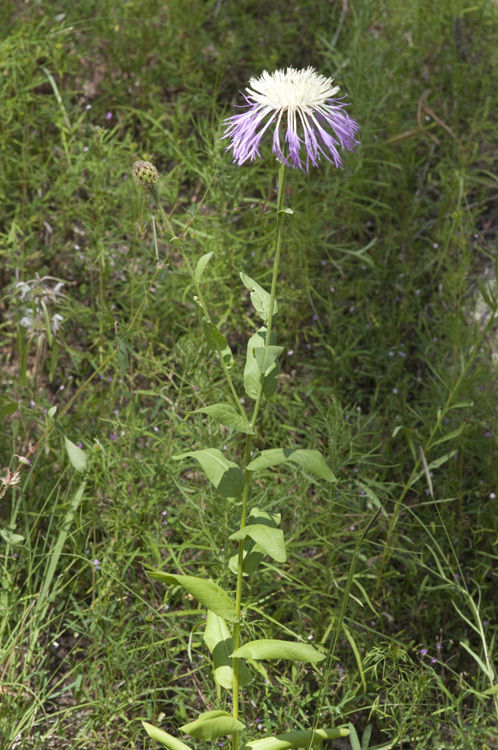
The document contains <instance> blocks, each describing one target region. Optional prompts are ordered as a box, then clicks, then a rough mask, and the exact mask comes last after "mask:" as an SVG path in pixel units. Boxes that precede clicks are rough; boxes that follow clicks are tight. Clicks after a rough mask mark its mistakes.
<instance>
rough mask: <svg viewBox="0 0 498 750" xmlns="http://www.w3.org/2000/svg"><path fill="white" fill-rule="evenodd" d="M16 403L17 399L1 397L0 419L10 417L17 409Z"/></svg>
mask: <svg viewBox="0 0 498 750" xmlns="http://www.w3.org/2000/svg"><path fill="white" fill-rule="evenodd" d="M18 405H19V404H18V403H17V401H11V400H10V398H6V399H2V401H1V402H0V419H5V417H10V415H11V414H13V413H14V412H15V411H17V407H18Z"/></svg>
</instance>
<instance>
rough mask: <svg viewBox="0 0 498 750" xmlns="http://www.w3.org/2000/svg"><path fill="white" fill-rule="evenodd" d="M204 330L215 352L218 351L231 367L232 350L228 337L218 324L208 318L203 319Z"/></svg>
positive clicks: (208, 343) (208, 342)
mask: <svg viewBox="0 0 498 750" xmlns="http://www.w3.org/2000/svg"><path fill="white" fill-rule="evenodd" d="M202 330H203V331H204V338H205V339H206V343H207V345H208V346H209V348H210V349H211V351H213V352H218V354H219V355H220V357H222V359H223V361H224V363H225V364H226V366H227V367H228V369H230V367H232V365H233V355H232V350H231V349H230V347H229V346H228V343H227V340H226V338H225V337H224V336H223V334H222V333H221V332H220V330H219V329H218V327H217V326H215V324H214V323H212V322H211V321H210V320H208V319H207V318H203V319H202Z"/></svg>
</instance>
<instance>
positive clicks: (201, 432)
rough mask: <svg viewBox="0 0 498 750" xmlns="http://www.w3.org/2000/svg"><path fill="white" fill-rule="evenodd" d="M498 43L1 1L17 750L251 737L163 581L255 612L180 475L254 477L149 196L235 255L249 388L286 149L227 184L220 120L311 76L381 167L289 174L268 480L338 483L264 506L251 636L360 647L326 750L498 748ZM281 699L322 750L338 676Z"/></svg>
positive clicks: (318, 17)
mask: <svg viewBox="0 0 498 750" xmlns="http://www.w3.org/2000/svg"><path fill="white" fill-rule="evenodd" d="M497 34H498V6H497V5H496V2H493V1H492V0H477V1H476V2H473V3H471V2H470V1H469V2H467V1H466V0H448V1H447V2H445V3H435V2H429V0H407V2H405V3H403V4H402V3H398V2H396V1H395V0H376V2H373V0H350V2H349V3H347V2H334V3H330V2H329V1H328V0H298V2H296V3H294V4H292V3H288V2H283V1H281V0H267V2H258V1H257V0H252V1H251V0H240V1H239V2H232V1H231V0H206V1H205V2H204V1H203V0H171V1H170V2H165V1H164V2H157V1H155V0H129V2H117V1H114V2H111V1H110V0H99V2H96V1H95V0H84V2H80V3H75V2H73V3H70V2H68V1H67V0H60V2H58V3H52V2H47V0H38V1H37V2H32V3H23V2H20V1H19V0H3V2H2V3H1V5H0V35H1V41H0V97H1V99H0V101H1V106H0V153H1V157H0V258H1V263H0V285H1V287H2V301H1V305H2V320H1V322H0V325H1V331H2V348H1V364H0V368H1V370H0V372H1V381H0V416H1V418H2V426H1V432H0V467H1V476H3V477H4V482H3V484H2V485H1V487H0V494H1V493H2V492H3V490H5V492H4V494H3V496H2V498H1V500H0V529H1V537H0V565H1V570H2V573H1V591H0V747H1V749H2V750H3V749H4V748H5V749H6V750H14V748H15V749H16V750H18V749H21V750H45V749H46V750H69V749H70V748H71V750H73V749H74V750H93V749H94V748H95V750H97V748H99V750H138V749H139V748H140V749H141V750H144V749H145V748H151V747H157V744H156V743H154V742H153V741H152V740H150V739H149V738H148V737H147V736H146V735H145V733H144V730H143V727H142V724H141V720H144V721H146V722H148V723H150V724H152V725H155V726H160V727H161V728H162V729H164V730H165V731H167V732H171V733H172V734H175V735H176V734H177V731H176V728H177V727H178V726H179V725H180V724H185V723H186V722H188V721H191V720H192V717H193V716H195V715H196V713H197V712H199V711H201V710H205V709H207V708H212V709H225V708H226V705H225V701H226V696H225V694H224V693H222V692H221V691H220V692H219V693H218V692H217V691H216V690H215V689H214V688H213V682H212V680H211V675H210V670H209V669H206V668H205V666H206V664H207V663H208V662H209V652H208V650H207V648H206V646H205V644H204V641H203V627H204V621H205V612H204V610H202V609H199V608H198V606H197V602H196V601H195V600H193V599H190V598H189V597H186V595H185V592H184V591H183V590H182V589H175V588H171V587H169V588H166V587H165V586H164V584H162V583H160V582H155V581H151V580H150V579H149V578H147V576H146V573H145V570H146V568H147V567H154V568H161V569H168V571H169V572H176V573H178V574H185V575H198V576H203V577H210V578H212V579H213V580H214V581H217V582H219V583H220V584H221V585H223V587H224V588H225V589H226V588H228V587H229V586H230V585H231V583H230V582H231V578H229V577H228V575H227V567H226V565H227V561H228V559H229V558H230V557H231V555H232V554H233V552H234V548H233V546H232V543H231V542H230V541H228V537H229V536H230V535H231V534H232V533H233V532H234V531H235V530H236V528H237V525H236V524H237V512H238V509H237V508H235V507H234V505H233V503H231V502H230V501H228V500H226V499H225V498H223V497H221V496H220V495H219V494H217V493H216V492H215V490H214V489H213V488H212V486H211V485H210V484H208V483H206V482H205V479H204V477H203V475H202V472H201V471H200V470H199V469H198V467H197V466H196V465H194V464H193V462H192V464H191V463H185V464H184V463H179V462H176V461H173V460H171V456H172V455H174V454H181V453H186V452H189V451H194V450H197V449H199V448H200V447H202V446H205V445H206V443H208V444H209V445H210V447H212V448H217V449H220V450H221V449H224V447H225V446H226V452H227V456H230V458H232V459H233V460H236V459H237V456H238V455H240V454H241V452H242V451H243V448H242V447H241V443H240V440H239V438H238V436H237V435H236V434H235V433H234V432H233V431H232V430H230V429H225V428H220V426H219V425H217V424H215V422H214V421H213V420H211V419H210V418H206V417H205V416H204V415H203V414H194V415H189V412H192V411H194V410H196V409H201V408H203V407H204V406H206V405H208V404H213V403H216V402H221V401H224V400H226V388H225V384H224V379H223V372H222V370H221V368H220V366H219V362H218V361H217V360H216V358H215V357H214V356H212V352H210V351H209V349H208V347H207V346H206V343H205V339H204V335H203V332H202V328H201V326H200V325H199V323H200V318H201V316H200V314H199V307H198V305H197V303H196V302H195V301H194V299H193V296H194V293H195V292H194V289H193V287H192V284H191V282H190V279H189V277H188V275H187V273H186V269H185V265H184V263H183V262H182V259H181V256H180V254H179V253H178V250H177V246H176V244H175V242H170V240H171V236H170V233H168V232H167V231H165V230H164V227H163V223H162V222H161V219H160V216H159V215H158V216H157V217H156V220H155V221H154V222H152V221H151V219H150V211H151V210H154V204H153V202H152V201H151V200H150V199H149V197H148V196H145V195H144V192H143V191H141V190H139V189H138V188H137V186H136V185H135V184H134V182H133V180H132V178H131V170H132V165H133V163H134V162H135V161H136V160H137V159H139V160H148V161H151V162H153V163H154V164H155V165H156V167H157V169H158V171H159V173H160V180H159V181H158V183H157V189H158V193H159V196H160V200H161V204H162V206H163V207H164V210H165V212H166V214H167V215H168V217H169V220H170V221H171V224H172V226H173V229H174V231H175V232H176V233H177V235H178V236H181V237H182V239H183V247H184V249H185V250H186V252H188V254H189V257H191V259H192V264H193V265H194V266H195V263H196V262H197V260H198V259H199V258H200V257H201V256H202V255H204V254H206V253H209V252H213V256H212V258H211V260H210V261H209V265H208V266H207V268H206V270H205V276H204V277H203V280H205V281H204V286H203V292H204V295H205V297H206V301H207V303H208V306H209V309H210V312H211V314H212V317H213V319H214V320H216V323H217V325H218V327H219V328H220V330H221V331H222V332H223V334H224V335H225V336H226V337H227V339H228V340H229V343H230V346H231V349H232V351H233V353H234V357H235V365H234V367H233V369H232V370H231V372H232V374H233V378H234V381H235V383H236V385H237V386H240V385H241V383H242V380H243V364H244V356H245V348H246V345H247V340H248V338H249V336H250V335H251V334H252V333H253V330H254V323H255V316H254V312H253V310H252V306H251V304H250V300H249V293H248V291H247V290H246V289H245V287H244V286H243V284H242V283H241V281H240V278H239V270H241V269H243V270H244V272H245V273H246V274H247V275H248V276H250V277H252V278H253V279H256V280H257V281H258V282H259V283H260V284H261V285H262V286H264V287H265V288H269V285H270V281H271V271H272V257H271V255H272V250H273V243H274V235H275V205H276V194H275V185H276V173H277V170H276V168H275V160H274V158H273V157H272V155H271V148H270V143H269V142H268V141H267V143H266V148H265V147H263V148H262V149H261V153H262V156H263V159H262V160H258V161H255V162H254V163H252V164H245V165H243V166H242V167H237V166H235V165H233V164H232V163H231V158H230V156H229V155H227V154H226V153H225V145H226V142H224V141H221V140H220V139H221V137H222V135H223V125H222V121H223V119H224V118H225V117H227V116H230V115H231V114H233V112H234V109H233V105H234V104H240V103H241V101H242V98H241V96H240V94H239V93H238V92H239V91H241V90H243V89H244V87H245V86H246V85H247V82H248V80H249V78H250V77H251V76H252V75H257V74H259V73H261V72H262V70H264V69H268V70H270V71H271V70H274V69H275V68H281V67H285V66H287V65H292V66H295V67H302V66H307V65H313V66H315V67H316V68H317V70H319V71H320V72H321V73H324V74H325V75H327V76H330V77H332V78H334V80H335V81H336V82H337V84H338V85H339V86H340V87H341V93H346V92H347V94H348V97H347V100H348V101H349V102H350V103H351V106H350V108H349V110H348V112H349V114H350V115H351V116H352V117H354V118H355V120H357V121H358V123H359V124H360V134H359V137H360V141H361V146H360V147H359V149H357V151H356V152H355V153H354V154H353V155H352V156H349V157H348V159H347V160H346V161H345V169H344V171H339V170H336V169H333V168H332V167H331V166H330V165H328V164H327V165H326V164H324V165H323V166H322V167H321V168H320V169H316V170H311V171H310V173H309V175H308V176H306V175H304V174H303V173H302V172H300V171H298V170H295V171H294V170H289V171H288V176H287V192H286V203H287V205H288V206H290V207H291V208H292V210H293V212H294V213H293V215H292V217H289V218H288V219H286V222H285V224H286V226H285V233H284V247H283V259H282V265H281V273H280V280H281V283H280V290H281V291H280V296H279V298H278V302H279V318H278V343H279V344H280V345H282V346H284V347H285V352H284V355H283V356H282V358H281V360H280V363H281V373H280V377H279V385H278V389H279V392H278V397H277V399H276V400H275V401H274V402H273V401H272V402H270V403H269V404H268V405H267V406H265V409H264V411H263V412H262V414H261V421H260V425H259V429H260V433H261V436H264V441H263V440H262V439H261V438H260V436H259V435H256V437H255V447H256V448H263V447H264V448H272V447H274V448H278V447H281V446H282V445H289V446H291V445H292V446H296V445H298V446H302V447H303V448H317V449H319V450H320V451H321V452H322V453H323V455H324V456H325V457H326V460H327V463H328V465H329V466H330V467H331V469H332V471H333V472H334V474H335V475H336V477H337V478H338V482H337V483H336V484H329V483H327V482H320V483H318V484H316V483H312V481H311V478H310V476H308V475H307V474H306V472H303V471H302V470H301V469H300V468H299V467H297V466H293V465H290V467H291V468H289V466H287V467H286V468H285V470H282V471H280V468H276V469H273V470H271V472H272V473H270V471H268V472H267V475H265V481H264V482H261V483H259V480H257V481H256V482H255V487H254V490H253V497H254V498H256V497H257V504H258V506H259V507H260V508H263V509H264V510H265V511H266V512H267V513H273V514H276V513H280V514H281V516H282V522H281V527H282V528H283V529H284V531H285V535H286V539H287V561H286V562H285V563H282V564H280V563H279V564H278V565H274V564H273V562H272V561H271V560H269V559H268V558H266V559H265V562H264V563H263V565H262V568H261V571H262V572H260V574H259V575H258V577H257V578H254V580H253V579H251V583H250V586H251V591H250V601H251V602H252V603H253V604H252V605H251V607H250V608H249V609H248V610H247V611H246V613H245V622H244V627H245V632H246V635H247V636H250V637H251V638H254V639H257V638H268V639H271V638H281V637H282V630H283V631H284V632H285V633H286V634H287V635H288V637H289V639H292V640H295V639H302V640H303V641H304V642H309V641H310V640H311V641H312V642H313V643H314V644H315V646H316V647H317V648H320V647H321V646H324V647H325V649H327V648H328V647H329V646H330V644H331V643H332V642H333V641H334V639H335V638H337V643H336V646H335V651H334V661H333V663H332V664H331V670H330V674H329V675H328V680H329V690H328V692H327V694H326V696H325V700H324V704H323V714H322V716H324V717H325V720H326V721H327V722H328V723H329V725H331V726H336V725H343V724H348V723H351V725H352V731H351V734H350V737H349V738H347V739H337V740H331V741H330V744H329V746H330V747H336V748H339V749H340V750H345V749H347V750H349V748H352V750H358V748H362V750H367V748H374V747H379V748H380V747H383V748H386V749H387V748H390V747H393V748H401V749H402V750H407V749H408V748H412V749H413V750H425V748H429V747H435V748H441V749H443V748H444V750H450V749H451V750H464V749H465V750H466V749H467V748H468V750H474V749H475V748H479V749H480V750H491V748H496V747H498V730H497V721H498V719H497V713H498V705H497V704H498V691H497V689H496V685H497V683H498V679H497V675H496V668H495V667H494V666H493V664H494V662H496V644H495V639H496V632H497V630H496V594H495V591H496V561H497V551H496V541H497V538H498V504H497V502H496V495H498V470H497V466H498V462H497V460H496V456H497V451H496V403H497V396H498V393H497V391H498V388H497V378H496V362H497V356H498V355H497V350H498V343H497V340H496V324H495V323H494V319H493V314H494V313H496V308H497V303H496V301H494V300H493V299H492V298H491V297H490V295H491V296H492V295H493V294H494V295H495V299H496V287H495V286H494V284H495V281H494V279H495V276H496V273H495V267H496V259H497V257H498V256H497V250H498V245H497V229H496V228H497V212H496V194H497V178H496V171H497V170H496V166H497V155H496V153H497V152H496V143H497V140H498V124H497V121H496V112H497V104H498V101H497V99H498V95H497V91H496V80H497V76H498V51H497V46H496V38H497ZM479 281H482V283H481V288H480V286H479ZM62 284H63V285H62ZM493 290H494V291H493ZM240 390H242V389H240ZM54 407H56V409H55V410H54ZM68 441H69V442H68ZM35 446H36V450H33V449H34V448H35ZM78 447H80V449H82V450H83V452H81V450H79V449H78ZM19 456H20V457H24V456H28V457H29V460H30V461H31V463H30V465H24V464H19V458H18V457H19ZM78 468H79V469H85V470H84V471H78ZM17 470H19V471H20V477H19V478H20V481H19V483H18V484H15V480H16V479H17V478H18V477H17V475H16V474H15V472H16V471H17ZM9 482H14V483H13V484H12V486H8V485H9ZM379 510H380V513H379V515H378V517H377V518H376V520H375V522H374V524H373V526H372V527H371V528H370V529H369V531H368V533H367V534H366V536H365V539H364V540H363V541H362V542H361V544H360V545H359V546H357V542H358V539H359V538H361V534H362V532H363V531H364V530H365V528H366V526H367V524H368V523H369V522H370V520H371V519H372V518H373V516H374V515H375V513H377V511H379ZM356 558H357V560H356V568H355V574H354V577H353V579H352V581H351V594H350V596H349V599H348V603H347V608H346V611H345V619H344V627H343V628H342V629H341V631H340V632H336V630H335V629H334V623H335V622H336V621H337V618H338V616H339V612H340V602H341V594H342V592H343V591H344V588H345V586H346V584H347V581H348V573H349V571H350V570H351V566H352V563H353V561H354V560H355V559H356ZM276 571H277V573H278V575H276ZM247 640H249V638H247ZM265 669H266V672H264V673H262V675H261V679H260V680H259V681H256V682H254V683H251V685H250V686H249V687H248V689H247V690H246V692H245V693H244V700H243V705H242V706H241V712H242V713H243V715H244V721H245V723H246V725H247V727H248V728H249V729H250V732H251V737H254V736H257V735H258V733H260V735H261V737H264V736H265V734H268V735H269V734H270V733H275V727H277V728H278V731H279V732H282V733H285V732H291V731H296V730H303V729H306V728H308V726H309V724H310V721H311V719H312V717H313V711H314V709H315V707H316V705H317V701H318V700H319V692H320V681H319V676H320V672H319V671H318V669H317V668H315V667H314V666H312V665H309V664H306V665H304V664H301V663H299V662H284V661H282V662H276V663H275V662H274V663H270V664H267V665H266V667H265ZM493 686H494V689H493ZM486 691H488V692H487V693H486Z"/></svg>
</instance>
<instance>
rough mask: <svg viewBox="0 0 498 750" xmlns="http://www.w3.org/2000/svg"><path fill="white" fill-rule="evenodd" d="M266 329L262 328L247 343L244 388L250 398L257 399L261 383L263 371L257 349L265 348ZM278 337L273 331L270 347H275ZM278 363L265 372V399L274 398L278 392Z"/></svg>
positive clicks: (274, 363)
mask: <svg viewBox="0 0 498 750" xmlns="http://www.w3.org/2000/svg"><path fill="white" fill-rule="evenodd" d="M265 341H266V328H260V329H259V331H257V332H256V333H255V334H254V335H253V336H251V338H250V339H249V341H248V342H247V356H246V365H245V368H244V388H245V392H246V393H247V395H248V396H249V398H253V399H256V397H257V394H258V390H259V383H260V381H261V377H262V376H261V371H260V369H259V367H258V363H257V360H256V356H255V351H256V349H261V348H265ZM276 343H277V337H276V336H275V334H274V333H273V331H272V334H271V336H270V345H271V346H275V344H276ZM278 371H279V367H278V362H273V364H272V365H270V367H269V368H268V370H267V371H266V372H265V376H264V380H263V397H264V398H266V399H270V398H272V396H274V395H275V393H276V392H277V378H278Z"/></svg>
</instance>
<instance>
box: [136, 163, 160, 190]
mask: <svg viewBox="0 0 498 750" xmlns="http://www.w3.org/2000/svg"><path fill="white" fill-rule="evenodd" d="M158 178H159V174H158V173H157V169H156V168H155V166H154V165H153V164H151V163H150V161H136V162H135V163H134V165H133V179H134V180H135V182H136V183H137V185H141V186H142V187H145V188H148V187H151V185H153V184H154V183H155V182H157V180H158Z"/></svg>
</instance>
